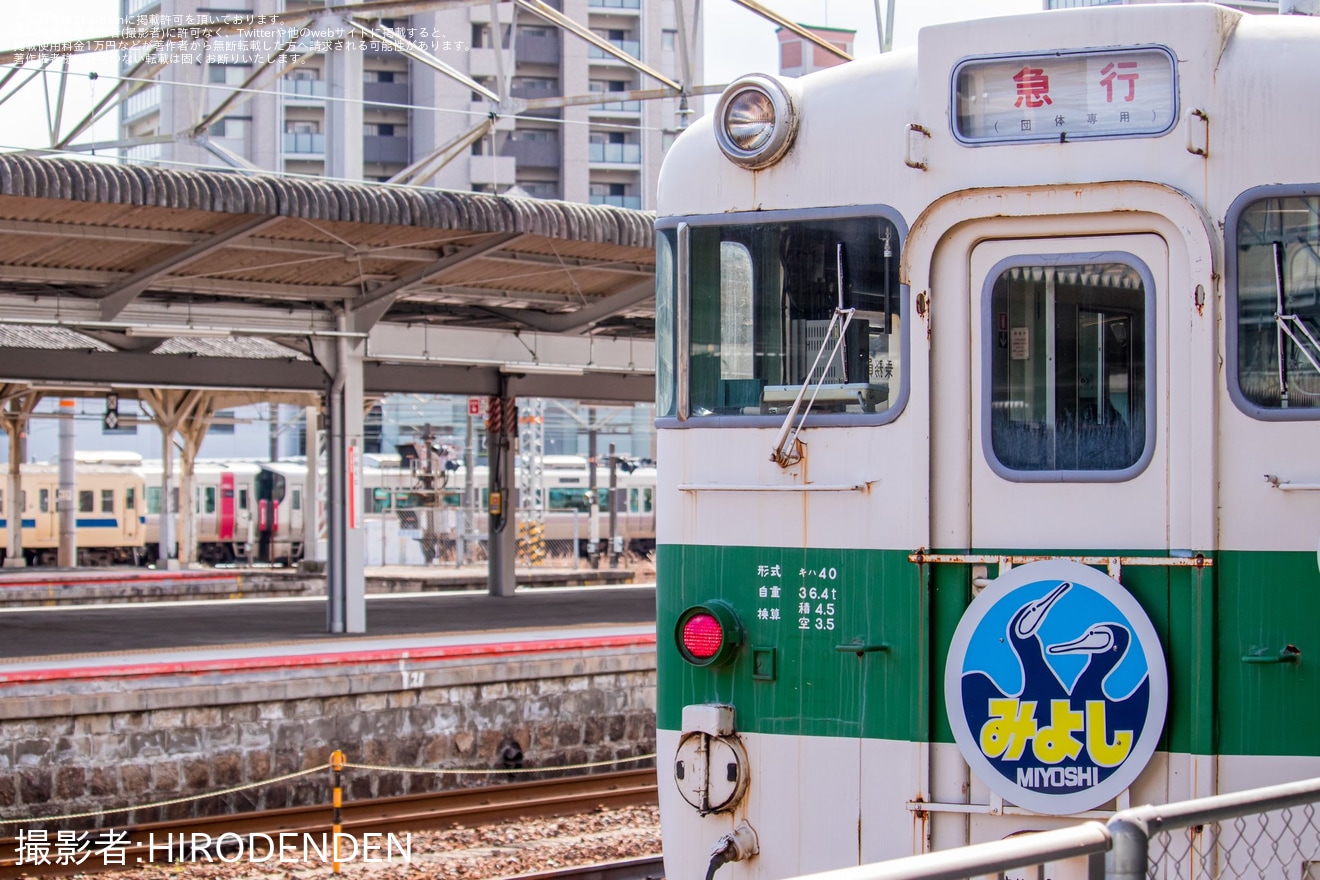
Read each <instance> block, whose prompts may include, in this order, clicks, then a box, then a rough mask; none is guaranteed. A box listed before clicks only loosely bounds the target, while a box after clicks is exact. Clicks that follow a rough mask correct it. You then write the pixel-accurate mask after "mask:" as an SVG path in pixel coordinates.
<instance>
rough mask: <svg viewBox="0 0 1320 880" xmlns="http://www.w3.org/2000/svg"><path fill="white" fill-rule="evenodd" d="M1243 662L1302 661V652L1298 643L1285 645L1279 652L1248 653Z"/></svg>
mask: <svg viewBox="0 0 1320 880" xmlns="http://www.w3.org/2000/svg"><path fill="white" fill-rule="evenodd" d="M1242 662H1243V663H1301V662H1302V652H1301V650H1300V649H1299V648H1298V647H1297V646H1296V645H1284V646H1283V647H1282V648H1281V649H1279V653H1277V654H1248V655H1247V656H1245V657H1243V658H1242Z"/></svg>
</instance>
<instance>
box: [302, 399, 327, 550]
mask: <svg viewBox="0 0 1320 880" xmlns="http://www.w3.org/2000/svg"><path fill="white" fill-rule="evenodd" d="M304 412H305V413H306V418H307V431H306V437H305V438H304V452H305V454H306V456H307V492H306V497H304V498H303V563H304V565H303V567H304V568H306V569H320V567H321V565H320V564H321V562H322V561H323V555H322V552H321V511H322V507H321V473H320V470H321V434H320V430H319V428H320V422H321V408H320V407H319V406H309V407H307V408H306V409H305V410H304Z"/></svg>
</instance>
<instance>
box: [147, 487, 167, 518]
mask: <svg viewBox="0 0 1320 880" xmlns="http://www.w3.org/2000/svg"><path fill="white" fill-rule="evenodd" d="M163 495H164V492H163V490H162V489H161V487H160V486H148V487H147V513H150V514H159V513H160V512H161V510H160V507H161V504H160V500H161V498H162V497H163Z"/></svg>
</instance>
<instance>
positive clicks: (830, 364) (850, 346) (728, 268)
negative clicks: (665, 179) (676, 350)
mask: <svg viewBox="0 0 1320 880" xmlns="http://www.w3.org/2000/svg"><path fill="white" fill-rule="evenodd" d="M689 241H690V272H689V274H690V278H689V283H690V294H689V304H688V311H689V315H688V318H689V320H688V327H689V334H688V335H689V338H688V343H689V347H688V352H687V355H688V389H689V395H688V406H689V410H690V412H689V413H688V415H689V416H691V417H703V416H753V415H768V416H778V417H781V418H782V416H783V415H784V414H785V413H787V412H788V411H789V408H790V407H791V406H792V404H793V402H794V400H795V399H796V398H797V397H798V394H799V392H801V391H802V389H803V386H804V385H806V386H809V390H808V392H807V396H811V395H813V394H814V402H813V403H812V405H811V411H812V412H813V413H818V414H823V413H856V414H867V413H870V414H876V413H884V412H885V411H887V410H889V409H890V408H891V407H893V406H894V404H895V402H896V400H897V397H898V389H899V387H900V384H901V382H902V374H903V362H902V361H903V359H902V357H901V354H900V352H901V344H900V342H899V340H900V339H901V330H902V326H901V325H902V317H901V315H902V297H901V296H900V285H899V280H898V263H899V231H898V228H897V227H896V226H895V225H894V224H893V223H892V222H890V221H889V220H888V219H885V218H883V217H841V218H838V219H824V220H806V221H795V222H789V221H784V222H758V223H747V224H738V225H720V226H697V227H693V228H692V229H691V231H690V233H689ZM891 340H892V341H893V344H892V345H891Z"/></svg>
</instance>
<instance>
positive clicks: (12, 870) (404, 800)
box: [0, 768, 657, 880]
mask: <svg viewBox="0 0 1320 880" xmlns="http://www.w3.org/2000/svg"><path fill="white" fill-rule="evenodd" d="M656 799H657V794H656V771H655V769H654V768H648V769H644V770H624V771H618V772H613V773H593V774H589V775H586V776H571V777H563V778H559V779H538V780H533V781H529V782H512V783H507V784H500V785H491V786H483V787H481V788H465V789H452V790H448V791H440V792H429V793H426V794H414V795H403V796H401V797H391V798H372V799H370V800H359V801H346V802H345V803H344V805H343V808H342V810H341V817H342V823H341V824H342V828H343V831H344V833H346V834H350V835H360V834H364V833H377V832H389V831H436V830H442V829H446V828H452V827H454V826H456V825H467V826H473V825H480V824H487V823H493V822H499V821H503V820H506V819H515V818H523V817H547V816H566V815H571V814H573V813H577V812H582V811H584V810H586V809H590V808H592V807H597V806H608V807H627V806H639V805H648V804H655V803H656ZM332 819H333V810H332V807H331V805H330V804H329V803H328V802H327V803H324V804H313V805H306V806H297V807H286V808H282V809H275V810H263V811H260V812H252V813H236V814H226V815H223V816H199V817H195V818H187V819H172V820H169V821H164V822H151V823H134V824H122V825H116V824H115V823H113V822H111V823H107V824H106V825H105V826H103V829H104V828H114V829H115V830H117V831H123V832H127V834H128V840H127V842H126V844H125V845H124V846H122V847H117V848H116V849H115V852H116V854H117V853H119V852H122V853H124V856H125V858H124V864H122V865H120V864H111V865H107V864H104V863H103V861H102V860H100V859H97V858H96V856H95V854H93V855H91V856H89V857H88V858H87V859H86V860H85V861H83V862H82V864H68V865H58V864H54V861H55V856H54V853H55V850H56V833H55V830H54V829H50V830H49V833H48V839H49V841H48V842H49V845H50V851H51V862H52V864H49V865H46V864H42V865H34V864H30V863H22V864H20V863H19V861H18V857H19V849H18V839H17V838H14V837H10V838H0V880H8V878H18V877H34V876H40V877H56V876H65V875H71V874H89V873H99V872H103V871H122V870H126V869H130V868H134V867H137V866H139V865H146V864H150V863H152V862H153V856H157V857H159V856H161V855H163V854H165V853H166V851H167V850H166V843H167V842H172V843H173V846H172V847H171V853H172V854H175V855H177V854H180V853H185V854H188V857H187V858H185V859H184V860H183V861H184V862H185V863H192V862H193V861H196V862H206V861H207V859H206V858H205V857H203V856H201V855H200V854H199V855H197V856H195V857H193V856H192V855H191V854H190V850H191V846H192V843H191V841H192V840H193V837H192V835H193V834H194V833H195V834H198V835H202V834H205V835H209V840H211V841H215V840H216V839H217V838H219V837H220V836H221V835H222V834H227V835H238V836H239V837H240V838H244V839H245V840H246V839H247V836H248V835H250V834H266V835H271V836H275V835H278V834H281V833H288V834H296V835H299V840H301V835H303V834H313V835H320V834H327V835H328V834H329V833H330V831H331V825H332ZM170 835H174V836H173V837H172V838H171V837H170ZM96 836H97V831H95V830H89V832H88V839H89V841H93V840H95V838H96ZM198 839H199V840H205V839H206V838H198ZM152 844H154V850H153V848H152ZM212 858H214V854H212ZM160 861H161V862H164V861H166V859H161V860H160ZM216 863H219V860H218V859H217V860H216ZM634 876H638V875H634ZM614 880H624V878H622V877H619V878H614Z"/></svg>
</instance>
